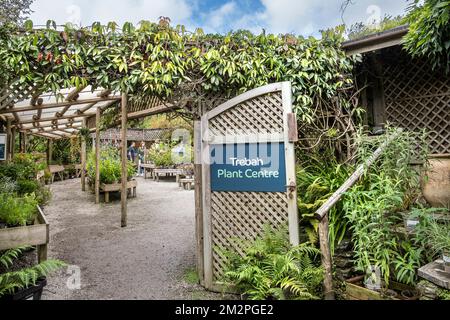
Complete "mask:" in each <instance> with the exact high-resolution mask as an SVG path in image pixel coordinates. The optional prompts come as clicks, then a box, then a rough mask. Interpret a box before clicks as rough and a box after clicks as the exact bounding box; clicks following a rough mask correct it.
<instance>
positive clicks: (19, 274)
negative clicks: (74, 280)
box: [0, 247, 66, 300]
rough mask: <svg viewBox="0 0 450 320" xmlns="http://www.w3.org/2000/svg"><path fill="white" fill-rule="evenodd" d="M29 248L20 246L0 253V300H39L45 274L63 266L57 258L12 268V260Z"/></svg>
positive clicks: (44, 283)
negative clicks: (25, 266) (17, 268)
mask: <svg viewBox="0 0 450 320" xmlns="http://www.w3.org/2000/svg"><path fill="white" fill-rule="evenodd" d="M28 249H29V247H20V248H15V249H10V250H7V251H5V252H4V253H3V254H2V255H0V265H1V267H2V268H3V270H2V271H3V272H1V273H0V300H28V299H30V298H31V297H33V300H40V298H41V294H42V290H43V288H44V287H45V286H46V285H47V280H46V278H47V276H48V275H49V274H50V273H52V272H54V271H56V270H58V269H60V268H62V267H64V266H65V265H66V264H65V263H64V262H62V261H59V260H46V261H43V262H41V263H39V264H37V265H34V266H30V267H27V268H23V269H20V270H12V267H13V265H14V262H15V261H16V260H17V259H19V258H20V256H21V255H22V254H23V253H24V252H25V251H27V250H28Z"/></svg>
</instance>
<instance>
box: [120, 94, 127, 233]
mask: <svg viewBox="0 0 450 320" xmlns="http://www.w3.org/2000/svg"><path fill="white" fill-rule="evenodd" d="M127 103H128V96H127V94H126V93H122V103H121V109H122V110H121V111H122V133H121V136H122V150H121V151H122V190H121V192H120V195H121V206H122V217H121V226H122V228H125V227H126V226H127V200H128V199H127V196H128V192H127V191H128V190H127V182H128V174H127V173H128V170H127V165H128V159H127Z"/></svg>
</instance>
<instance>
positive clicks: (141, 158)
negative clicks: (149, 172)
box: [138, 141, 145, 177]
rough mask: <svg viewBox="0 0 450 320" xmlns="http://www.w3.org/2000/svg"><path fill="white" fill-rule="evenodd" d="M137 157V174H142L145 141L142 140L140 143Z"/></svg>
mask: <svg viewBox="0 0 450 320" xmlns="http://www.w3.org/2000/svg"><path fill="white" fill-rule="evenodd" d="M138 157H139V175H140V176H142V177H143V176H144V170H145V169H144V168H143V167H142V165H143V164H144V157H145V142H144V141H142V142H141V145H140V147H139V149H138Z"/></svg>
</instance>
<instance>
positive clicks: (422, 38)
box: [404, 0, 450, 73]
mask: <svg viewBox="0 0 450 320" xmlns="http://www.w3.org/2000/svg"><path fill="white" fill-rule="evenodd" d="M407 21H408V22H409V33H408V34H407V35H406V37H405V44H404V45H405V48H406V50H407V51H408V52H409V53H410V54H411V55H413V56H414V57H425V58H428V59H429V60H430V61H431V62H432V65H433V67H434V68H444V69H445V70H446V72H447V73H448V72H449V71H450V59H449V53H450V1H449V0H425V2H424V4H423V5H422V6H421V5H419V1H418V0H415V1H414V3H413V4H412V5H411V6H410V8H409V13H408V16H407Z"/></svg>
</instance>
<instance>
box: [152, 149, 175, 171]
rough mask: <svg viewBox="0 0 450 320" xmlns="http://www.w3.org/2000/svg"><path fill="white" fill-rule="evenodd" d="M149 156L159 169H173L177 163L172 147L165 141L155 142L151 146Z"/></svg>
mask: <svg viewBox="0 0 450 320" xmlns="http://www.w3.org/2000/svg"><path fill="white" fill-rule="evenodd" d="M148 156H149V159H150V161H151V162H153V164H154V165H155V166H156V167H157V168H158V169H171V168H173V166H174V165H175V163H174V162H173V158H172V148H171V147H170V146H169V145H167V144H165V143H158V144H154V145H153V146H152V147H151V148H150V150H149V152H148Z"/></svg>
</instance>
